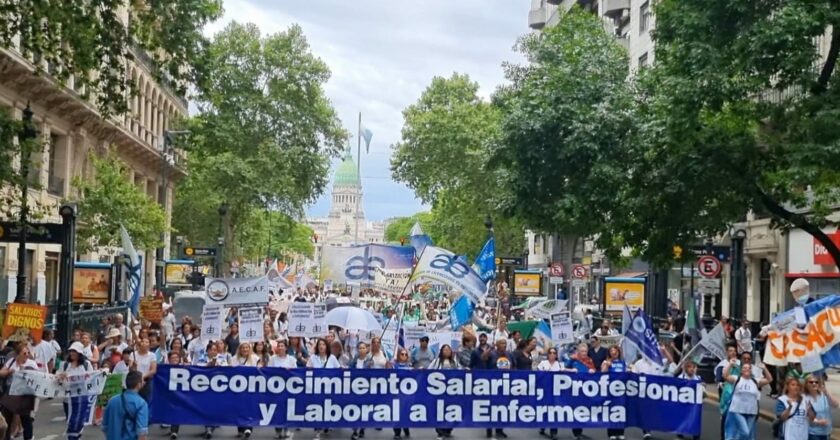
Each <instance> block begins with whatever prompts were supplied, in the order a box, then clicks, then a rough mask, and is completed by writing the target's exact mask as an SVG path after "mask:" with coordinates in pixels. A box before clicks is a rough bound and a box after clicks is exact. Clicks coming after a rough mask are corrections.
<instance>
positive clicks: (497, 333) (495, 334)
mask: <svg viewBox="0 0 840 440" xmlns="http://www.w3.org/2000/svg"><path fill="white" fill-rule="evenodd" d="M509 337H510V335H509V334H508V332H507V330H499V329H496V330H493V331H492V332H490V337H489V338H487V339H488V340H487V343H488V344H490V345H495V344H496V341H501V340H502V339H504V340H505V341H507V340H508V338H509ZM507 349H508V350H513V349H512V348H511V347H507Z"/></svg>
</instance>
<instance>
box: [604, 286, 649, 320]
mask: <svg viewBox="0 0 840 440" xmlns="http://www.w3.org/2000/svg"><path fill="white" fill-rule="evenodd" d="M604 281H605V283H604V290H605V293H606V295H605V298H604V301H605V302H606V309H607V311H616V312H620V311H622V310H624V306H625V305H626V306H627V307H629V308H630V310H635V309H641V308H644V306H645V280H644V279H641V278H605V279H604Z"/></svg>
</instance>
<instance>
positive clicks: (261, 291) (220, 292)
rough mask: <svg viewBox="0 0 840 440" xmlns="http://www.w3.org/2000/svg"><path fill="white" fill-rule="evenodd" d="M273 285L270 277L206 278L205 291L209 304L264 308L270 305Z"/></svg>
mask: <svg viewBox="0 0 840 440" xmlns="http://www.w3.org/2000/svg"><path fill="white" fill-rule="evenodd" d="M270 284H271V283H269V281H268V277H265V276H262V277H255V278H205V279H204V290H205V294H206V295H207V302H208V303H209V304H219V305H223V306H225V307H239V306H263V305H266V304H268V298H269V292H270V290H271V286H270Z"/></svg>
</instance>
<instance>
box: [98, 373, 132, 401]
mask: <svg viewBox="0 0 840 440" xmlns="http://www.w3.org/2000/svg"><path fill="white" fill-rule="evenodd" d="M124 380H125V374H124V373H114V374H109V375H108V377H107V378H106V379H105V386H104V387H103V388H102V392H101V393H99V398H98V399H97V400H96V406H97V407H99V408H105V406H106V405H108V401H109V400H111V398H112V397H114V396H116V395H118V394H120V393H122V391H123V381H124Z"/></svg>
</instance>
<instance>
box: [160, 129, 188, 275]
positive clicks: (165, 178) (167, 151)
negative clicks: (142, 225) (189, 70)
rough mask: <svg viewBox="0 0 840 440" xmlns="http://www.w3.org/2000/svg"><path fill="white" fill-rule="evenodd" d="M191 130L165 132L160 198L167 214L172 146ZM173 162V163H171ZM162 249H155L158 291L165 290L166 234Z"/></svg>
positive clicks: (173, 160)
mask: <svg viewBox="0 0 840 440" xmlns="http://www.w3.org/2000/svg"><path fill="white" fill-rule="evenodd" d="M189 133H190V131H189V130H164V132H163V151H161V161H160V176H161V180H162V189H163V194H162V195H161V194H160V192H158V196H159V197H160V199H161V200H160V203H161V206H163V211H164V212H166V206H167V205H168V199H169V188H168V186H169V167H170V166H172V165H175V159H174V157H172V152H173V151H174V150H175V148H174V146H173V145H172V143H173V139H174V138H175V137H176V136H180V135H183V134H189ZM170 161H172V163H170ZM160 243H161V245H160V247H158V248H157V249H155V287H156V288H157V290H158V291H161V290H163V271H164V265H165V263H164V260H165V259H166V255H165V252H166V247H165V246H166V233H165V232H161V233H160Z"/></svg>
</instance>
